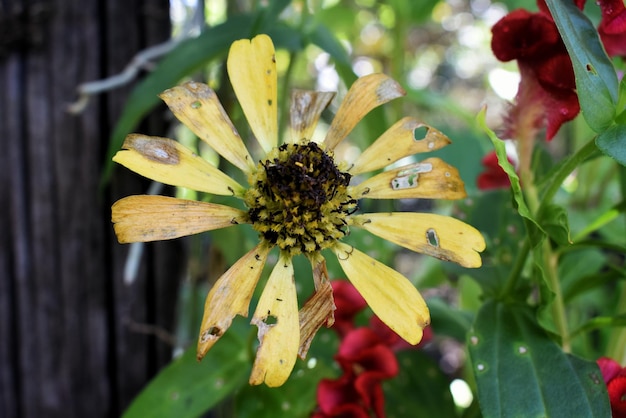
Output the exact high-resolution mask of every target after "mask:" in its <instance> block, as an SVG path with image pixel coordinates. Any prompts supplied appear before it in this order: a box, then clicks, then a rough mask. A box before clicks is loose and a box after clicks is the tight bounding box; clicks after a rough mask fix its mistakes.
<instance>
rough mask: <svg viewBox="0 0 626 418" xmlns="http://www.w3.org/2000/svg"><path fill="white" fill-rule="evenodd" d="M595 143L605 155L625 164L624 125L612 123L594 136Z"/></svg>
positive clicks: (625, 138)
mask: <svg viewBox="0 0 626 418" xmlns="http://www.w3.org/2000/svg"><path fill="white" fill-rule="evenodd" d="M596 145H597V146H598V148H599V149H600V151H602V152H603V153H605V154H606V155H608V156H609V157H611V158H613V159H614V160H615V161H617V162H618V163H620V164H621V165H624V166H626V125H613V126H611V127H610V128H609V129H607V130H606V131H604V132H602V133H601V134H600V135H598V137H597V138H596Z"/></svg>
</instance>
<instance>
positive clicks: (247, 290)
mask: <svg viewBox="0 0 626 418" xmlns="http://www.w3.org/2000/svg"><path fill="white" fill-rule="evenodd" d="M268 252H269V248H268V247H266V246H265V245H262V244H259V245H258V246H257V247H256V248H254V249H252V250H251V251H250V252H248V253H247V254H246V255H244V256H243V257H241V258H240V259H239V260H238V261H237V262H236V263H235V264H234V265H233V266H232V267H231V268H230V269H228V271H227V272H226V273H224V274H223V275H222V277H220V278H219V279H218V280H217V282H215V284H214V285H213V287H212V288H211V291H210V292H209V294H208V296H207V298H206V302H205V304H204V316H203V318H202V324H201V325H200V338H199V339H198V354H197V356H198V360H202V358H203V357H204V356H205V355H206V353H207V351H209V349H210V348H211V347H213V344H215V343H216V342H217V340H219V338H220V337H221V336H222V335H224V333H225V332H226V330H227V329H228V327H230V324H231V323H232V322H233V318H234V317H235V315H241V316H248V306H249V305H250V299H251V298H252V294H253V293H254V288H255V287H256V285H257V282H258V281H259V277H261V272H262V271H263V266H264V265H265V261H266V260H267V254H268Z"/></svg>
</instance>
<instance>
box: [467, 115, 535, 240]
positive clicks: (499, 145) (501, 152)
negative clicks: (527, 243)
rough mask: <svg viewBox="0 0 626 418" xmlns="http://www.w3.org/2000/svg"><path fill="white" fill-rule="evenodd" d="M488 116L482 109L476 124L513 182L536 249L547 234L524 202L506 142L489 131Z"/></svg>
mask: <svg viewBox="0 0 626 418" xmlns="http://www.w3.org/2000/svg"><path fill="white" fill-rule="evenodd" d="M486 114H487V109H486V108H482V109H481V111H480V112H479V113H478V115H477V116H476V122H477V123H478V126H479V128H480V129H482V130H483V132H485V133H486V134H487V136H488V137H489V139H490V140H491V142H492V143H493V146H494V148H495V151H496V155H497V157H498V165H499V166H500V167H502V169H503V170H504V172H505V173H506V174H507V176H508V177H509V180H510V182H511V192H512V193H513V199H514V200H515V203H516V204H517V211H518V212H519V214H520V216H521V217H522V218H524V223H525V224H526V228H527V229H528V236H529V238H530V240H531V244H532V246H533V247H536V246H537V245H538V244H539V243H540V242H541V240H542V238H543V236H544V235H545V234H546V232H545V231H544V230H543V228H542V227H541V226H539V224H538V223H537V221H536V220H535V218H534V216H533V215H532V213H531V212H530V209H528V206H526V201H525V200H524V194H523V193H522V188H521V186H520V181H519V177H518V176H517V173H516V172H515V168H514V167H513V165H512V164H511V163H510V162H509V159H508V157H507V154H506V148H505V146H504V141H502V140H501V139H500V138H498V136H497V135H496V134H495V132H493V131H492V130H491V129H489V127H488V126H487V122H486Z"/></svg>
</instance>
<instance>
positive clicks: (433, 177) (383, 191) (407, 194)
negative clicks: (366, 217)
mask: <svg viewBox="0 0 626 418" xmlns="http://www.w3.org/2000/svg"><path fill="white" fill-rule="evenodd" d="M350 194H351V195H352V196H355V197H356V198H357V199H361V198H368V199H413V198H427V199H462V198H464V197H465V196H467V194H466V193H465V185H464V184H463V180H461V177H460V176H459V171H458V170H457V169H456V168H454V167H453V166H451V165H448V164H446V163H445V162H444V161H443V160H441V159H439V158H428V159H426V160H424V161H422V162H420V163H415V164H409V165H406V166H403V167H400V168H396V169H393V170H389V171H385V172H383V173H380V174H378V175H376V176H374V177H371V178H369V179H367V180H365V181H363V182H362V183H360V184H358V185H356V186H353V187H351V188H350Z"/></svg>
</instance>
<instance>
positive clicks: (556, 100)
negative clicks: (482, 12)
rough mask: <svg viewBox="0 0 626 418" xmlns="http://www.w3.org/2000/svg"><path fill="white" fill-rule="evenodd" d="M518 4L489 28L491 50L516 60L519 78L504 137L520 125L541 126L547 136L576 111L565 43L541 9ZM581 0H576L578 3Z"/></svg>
mask: <svg viewBox="0 0 626 418" xmlns="http://www.w3.org/2000/svg"><path fill="white" fill-rule="evenodd" d="M538 4H539V8H540V11H539V12H537V13H531V12H529V11H527V10H523V9H518V10H514V11H513V12H511V13H509V14H508V15H506V16H505V17H504V18H502V19H501V20H500V21H499V22H497V23H496V24H495V25H494V26H493V28H492V29H491V32H492V34H493V38H492V40H491V49H492V50H493V52H494V55H495V56H496V58H498V59H499V60H501V61H511V60H517V64H518V66H519V69H520V74H521V78H522V80H521V82H520V86H519V90H518V93H517V97H516V100H515V105H514V106H513V108H512V109H511V112H510V114H509V117H508V125H509V126H508V132H507V133H506V136H507V137H509V138H517V137H518V136H520V135H518V133H519V131H520V130H528V129H539V128H541V127H542V126H544V125H546V126H547V130H546V138H547V139H548V140H550V139H552V138H553V137H554V135H556V133H557V132H558V130H559V128H560V127H561V125H562V124H563V123H565V122H567V121H570V120H572V119H574V118H575V117H576V115H577V114H578V112H579V111H580V105H579V103H578V97H577V96H576V83H575V79H574V69H573V67H572V62H571V60H570V58H569V56H568V55H567V50H566V49H565V44H564V43H563V41H562V40H561V37H560V35H559V32H558V29H557V27H556V25H555V23H554V21H553V20H552V16H551V15H550V13H549V12H548V10H547V7H546V6H545V3H544V2H542V1H539V2H538ZM583 4H584V1H581V0H579V1H577V5H578V6H579V7H581V8H582V5H583Z"/></svg>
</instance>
